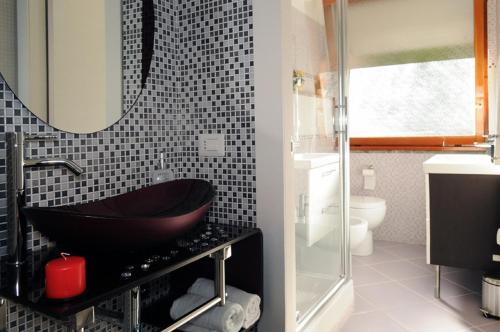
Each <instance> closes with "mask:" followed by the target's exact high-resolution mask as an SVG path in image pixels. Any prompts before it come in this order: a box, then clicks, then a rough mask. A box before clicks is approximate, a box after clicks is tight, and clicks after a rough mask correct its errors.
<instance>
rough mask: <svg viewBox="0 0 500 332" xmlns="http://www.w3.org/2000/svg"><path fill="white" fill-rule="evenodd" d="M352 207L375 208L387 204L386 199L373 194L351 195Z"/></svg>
mask: <svg viewBox="0 0 500 332" xmlns="http://www.w3.org/2000/svg"><path fill="white" fill-rule="evenodd" d="M349 204H350V208H351V209H373V208H381V207H384V206H385V199H382V198H379V197H373V196H351V200H350V203H349Z"/></svg>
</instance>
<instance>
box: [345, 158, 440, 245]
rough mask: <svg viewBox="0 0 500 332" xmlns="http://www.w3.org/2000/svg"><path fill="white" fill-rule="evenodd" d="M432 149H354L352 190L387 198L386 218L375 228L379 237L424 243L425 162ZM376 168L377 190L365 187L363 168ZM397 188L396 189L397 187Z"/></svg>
mask: <svg viewBox="0 0 500 332" xmlns="http://www.w3.org/2000/svg"><path fill="white" fill-rule="evenodd" d="M433 155H434V154H433V153H400V152H394V153H389V152H381V153H380V152H376V153H375V152H373V153H372V152H370V153H363V152H361V153H360V152H354V153H351V194H353V195H366V196H376V197H380V198H383V199H385V200H386V204H387V212H386V217H385V220H384V222H383V223H382V224H381V225H380V226H379V227H377V228H376V229H375V231H374V237H375V239H377V240H386V241H395V242H404V243H411V244H424V243H425V182H424V180H425V177H424V169H423V166H422V163H423V162H424V161H425V160H427V159H429V158H430V157H432V156H433ZM370 165H372V166H373V167H374V169H375V177H376V186H375V190H363V176H362V175H361V172H362V170H363V168H367V167H368V166H370ZM394 188H397V190H394Z"/></svg>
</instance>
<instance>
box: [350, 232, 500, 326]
mask: <svg viewBox="0 0 500 332" xmlns="http://www.w3.org/2000/svg"><path fill="white" fill-rule="evenodd" d="M353 279H354V291H355V307H354V313H353V314H352V315H351V316H350V317H349V319H348V320H347V321H346V323H345V324H344V326H343V328H342V329H341V332H365V331H366V332H378V331H380V332H396V331H397V332H399V331H411V332H413V331H415V332H434V331H436V332H462V331H463V332H465V331H475V332H481V331H482V332H500V321H496V320H492V319H486V318H484V317H483V316H482V314H481V312H480V311H479V306H480V304H481V297H480V290H481V274H480V273H479V272H475V271H467V270H460V269H453V268H446V267H444V268H443V270H442V280H441V287H442V288H441V300H437V299H435V298H434V267H433V266H429V265H427V264H426V263H425V247H424V246H417V245H405V244H398V243H394V242H384V241H376V243H375V252H374V254H373V255H371V256H367V257H360V256H354V257H353Z"/></svg>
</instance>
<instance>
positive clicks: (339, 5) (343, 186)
mask: <svg viewBox="0 0 500 332" xmlns="http://www.w3.org/2000/svg"><path fill="white" fill-rule="evenodd" d="M315 1H322V0H315ZM323 4H324V6H327V5H330V4H331V8H329V9H328V10H332V11H334V14H335V16H334V17H335V39H336V45H337V47H336V51H337V52H336V53H337V54H336V55H337V66H338V91H337V93H338V96H337V98H335V99H336V100H334V103H333V105H334V107H335V110H334V114H335V121H334V122H335V128H334V133H335V134H336V138H338V148H339V166H340V172H339V174H340V206H341V209H340V218H341V220H342V222H341V225H342V227H341V232H342V236H341V246H340V248H341V275H340V276H339V280H338V281H337V283H336V284H335V285H334V286H333V287H332V288H330V289H329V290H328V292H327V293H326V294H325V295H324V296H323V297H322V298H321V299H320V300H319V301H318V302H317V303H316V304H315V306H314V307H313V308H312V309H310V310H309V311H308V312H307V314H306V315H305V316H304V317H303V318H302V319H301V320H300V321H299V322H297V331H303V330H305V329H306V328H307V325H308V324H309V323H310V322H311V321H312V320H313V319H314V318H315V316H316V315H317V314H318V312H319V311H320V310H321V309H322V308H324V307H325V306H326V305H327V304H328V302H329V301H330V300H332V299H333V297H334V296H335V295H336V294H337V293H338V292H339V291H340V290H341V289H342V287H344V286H345V285H347V283H348V282H349V281H350V280H351V274H352V272H351V252H350V241H349V198H350V177H349V132H348V108H347V107H348V105H347V88H348V70H347V31H346V30H347V22H346V19H347V18H346V16H347V15H346V11H347V0H330V1H323ZM334 6H335V7H336V10H334ZM331 65H333V64H331ZM295 272H296V271H295ZM295 289H296V288H295Z"/></svg>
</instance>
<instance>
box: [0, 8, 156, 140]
mask: <svg viewBox="0 0 500 332" xmlns="http://www.w3.org/2000/svg"><path fill="white" fill-rule="evenodd" d="M122 2H123V3H122ZM125 3H126V4H125ZM148 11H151V12H152V11H153V8H152V4H151V0H143V1H142V0H132V1H122V0H106V1H103V0H70V1H68V0H47V1H40V0H2V2H1V4H0V72H1V74H2V76H3V78H4V79H5V81H6V82H7V83H8V84H9V86H10V88H11V89H12V90H13V91H14V92H15V93H16V95H17V96H18V97H19V98H20V100H21V101H22V102H23V103H24V105H25V106H26V107H27V108H28V109H29V110H30V111H31V112H32V113H33V114H35V115H36V116H37V117H39V118H40V119H42V120H44V121H46V122H47V123H48V124H50V125H51V126H53V127H56V128H58V129H61V130H65V131H69V132H75V133H88V132H94V131H98V130H102V129H104V128H107V127H109V126H110V125H112V124H113V123H115V122H116V121H117V120H118V119H120V118H121V116H122V115H123V114H124V113H126V111H127V110H128V109H129V108H130V107H131V106H132V104H133V103H134V101H135V100H136V99H137V97H138V95H139V94H140V92H141V89H142V86H143V84H144V81H145V79H144V76H143V75H146V76H147V73H148V70H149V65H150V63H149V62H150V61H151V53H152V46H153V45H152V37H148V38H145V34H147V33H150V34H152V33H153V28H151V25H152V24H154V23H153V22H154V14H152V13H148ZM144 17H147V18H148V19H147V20H145V19H144ZM145 68H146V69H147V70H144V69H145Z"/></svg>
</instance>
